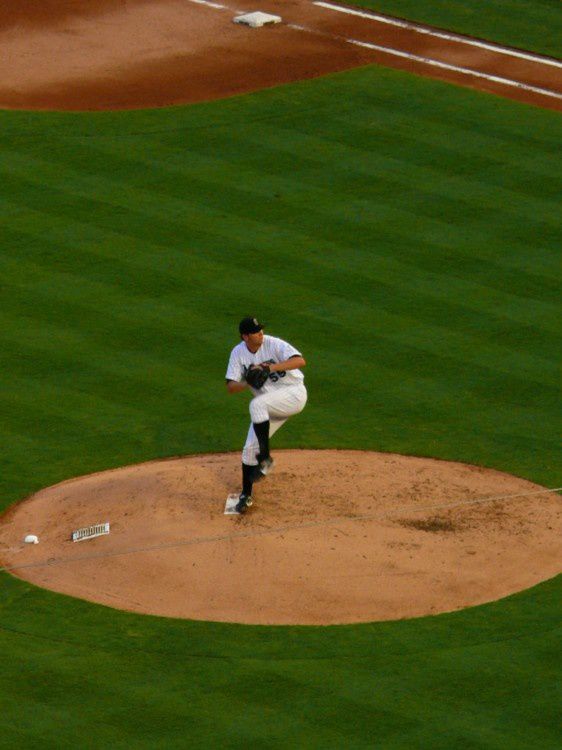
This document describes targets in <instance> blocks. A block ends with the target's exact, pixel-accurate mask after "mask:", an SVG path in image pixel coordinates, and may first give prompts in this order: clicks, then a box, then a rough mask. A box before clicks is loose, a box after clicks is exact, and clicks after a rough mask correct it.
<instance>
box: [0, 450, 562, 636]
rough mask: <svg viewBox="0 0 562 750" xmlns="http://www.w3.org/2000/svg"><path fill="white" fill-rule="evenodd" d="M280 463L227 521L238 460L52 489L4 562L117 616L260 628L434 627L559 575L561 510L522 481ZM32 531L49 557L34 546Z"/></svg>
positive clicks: (27, 510) (292, 460) (387, 459)
mask: <svg viewBox="0 0 562 750" xmlns="http://www.w3.org/2000/svg"><path fill="white" fill-rule="evenodd" d="M276 459H277V467H276V471H275V473H274V474H273V475H272V476H271V477H268V478H267V480H266V481H264V482H262V483H260V484H259V485H256V487H255V504H254V506H253V507H252V508H251V509H250V510H249V511H248V513H247V514H246V515H245V516H225V515H223V510H224V503H225V499H226V496H227V494H228V493H229V492H233V491H236V489H237V487H238V482H239V476H238V474H239V455H238V454H216V455H202V456H190V457H186V458H178V459H170V460H164V461H155V462H150V463H146V464H140V465H137V466H130V467H125V468H123V469H118V470H113V471H107V472H103V473H100V474H95V475H91V476H86V477H81V478H78V479H74V480H71V481H68V482H64V483H62V484H59V485H56V486H54V487H50V488H48V489H45V490H42V491H41V492H38V493H37V494H35V495H34V496H32V497H31V498H29V499H27V500H25V501H24V502H22V503H20V504H18V505H16V506H14V507H13V508H12V509H11V510H10V511H9V512H8V513H7V514H6V515H5V516H4V517H3V518H2V519H0V564H1V565H3V566H6V567H7V568H8V569H9V570H11V571H12V572H13V574H15V575H17V576H18V577H20V578H23V579H25V580H27V581H30V582H32V583H34V584H36V585H38V586H42V587H45V588H49V589H52V590H53V591H59V592H62V593H65V594H70V595H72V596H77V597H80V598H83V599H88V600H91V601H95V602H99V603H101V604H106V605H109V606H111V607H117V608H121V609H126V610H131V611H135V612H144V613H150V614H156V615H166V616H171V617H183V618H192V619H198V620H216V621H227V622H244V623H260V624H334V623H352V622H360V621H374V620H392V619H398V618H403V617H414V616H421V615H430V614H436V613H438V612H445V611H452V610H456V609H460V608H463V607H467V606H472V605H475V604H481V603H484V602H488V601H491V600H495V599H498V598H500V597H504V596H507V595H508V594H511V593H513V592H515V591H519V590H522V589H525V588H527V587H529V586H532V585H533V584H536V583H538V582H540V581H543V580H545V579H547V578H550V577H552V576H554V575H556V574H557V573H559V571H560V567H561V566H560V563H561V559H560V532H561V530H562V524H561V517H562V509H561V506H560V497H559V496H557V495H555V494H553V493H549V492H544V491H543V490H544V488H541V487H539V486H537V485H535V484H533V483H531V482H528V481H526V480H523V479H519V478H517V477H514V476H510V475H508V474H504V473H502V472H498V471H493V470H491V469H482V468H479V467H475V466H469V465H466V464H461V463H453V462H446V461H438V460H434V459H426V458H416V457H408V456H400V455H395V454H381V453H371V452H362V451H327V450H326V451H297V450H288V451H278V452H277V453H276ZM494 498H496V499H494ZM501 498H503V499H501ZM106 521H109V522H110V524H111V533H110V534H109V536H103V537H99V538H97V539H92V540H88V541H83V542H72V541H70V535H71V532H72V531H73V530H74V529H77V528H79V527H82V526H87V525H89V524H93V523H100V522H106ZM28 533H33V534H37V535H38V537H39V540H40V542H39V544H38V545H26V544H24V543H23V539H24V536H25V535H26V534H28Z"/></svg>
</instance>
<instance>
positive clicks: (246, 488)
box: [242, 463, 256, 496]
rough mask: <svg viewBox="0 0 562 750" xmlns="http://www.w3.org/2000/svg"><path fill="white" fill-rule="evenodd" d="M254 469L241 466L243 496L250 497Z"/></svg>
mask: <svg viewBox="0 0 562 750" xmlns="http://www.w3.org/2000/svg"><path fill="white" fill-rule="evenodd" d="M255 468H256V467H255V466H248V464H244V463H243V464H242V492H243V493H244V494H245V495H248V496H249V495H251V494H252V484H253V482H252V479H251V477H252V473H253V471H254V469H255Z"/></svg>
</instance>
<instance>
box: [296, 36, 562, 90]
mask: <svg viewBox="0 0 562 750" xmlns="http://www.w3.org/2000/svg"><path fill="white" fill-rule="evenodd" d="M287 26H289V28H291V29H296V30H298V31H307V32H309V33H310V34H319V35H320V36H328V37H331V38H332V39H340V40H341V41H343V42H347V43H348V44H354V45H356V46H357V47H366V48H367V49H372V50H376V51H377V52H383V53H385V54H387V55H394V56H395V57H403V58H405V59H407V60H413V61H414V62H419V63H422V64H424V65H432V66H433V67H434V68H441V69H443V70H450V71H452V72H454V73H462V74H463V75H467V76H473V77H474V78H484V79H485V80H487V81H492V82H493V83H500V84H502V85H504V86H512V87H513V88H517V89H522V90H523V91H531V92H532V93H534V94H542V95H543V96H550V97H552V98H554V99H561V100H562V93H558V92H557V91H552V90H551V89H543V88H540V87H539V86H531V84H529V83H522V82H521V81H514V80H512V79H511V78H503V77H502V76H494V75H491V74H490V73H482V72H481V71H479V70H473V69H472V68H462V67H460V66H459V65H451V64H450V63H445V62H441V61H440V60H434V59H433V58H432V57H421V56H420V55H414V54H413V53H412V52H404V51H403V50H399V49H394V48H393V47H383V46H382V45H380V44H372V43H371V42H362V41H360V40H359V39H347V38H346V37H343V36H338V35H337V34H331V33H329V32H326V31H317V30H316V29H311V28H309V27H307V26H299V25H298V24H293V23H289V24H287Z"/></svg>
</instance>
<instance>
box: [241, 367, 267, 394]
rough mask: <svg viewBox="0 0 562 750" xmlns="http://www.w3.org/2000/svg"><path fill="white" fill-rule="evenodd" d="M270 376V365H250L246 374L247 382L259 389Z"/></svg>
mask: <svg viewBox="0 0 562 750" xmlns="http://www.w3.org/2000/svg"><path fill="white" fill-rule="evenodd" d="M268 377H269V365H250V367H248V369H247V370H246V374H245V375H244V379H245V381H246V383H248V385H249V386H251V387H252V388H255V389H256V390H257V391H259V389H260V388H261V387H262V386H263V384H264V383H265V381H266V380H267V379H268Z"/></svg>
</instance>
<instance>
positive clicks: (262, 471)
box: [252, 456, 275, 482]
mask: <svg viewBox="0 0 562 750" xmlns="http://www.w3.org/2000/svg"><path fill="white" fill-rule="evenodd" d="M258 458H259V457H258ZM274 466H275V462H274V460H273V459H272V458H271V456H268V457H267V458H263V459H261V460H259V462H258V465H257V466H256V467H255V468H254V471H253V473H252V482H259V481H260V479H263V478H264V477H266V476H267V475H268V474H271V472H272V471H273V467H274Z"/></svg>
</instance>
